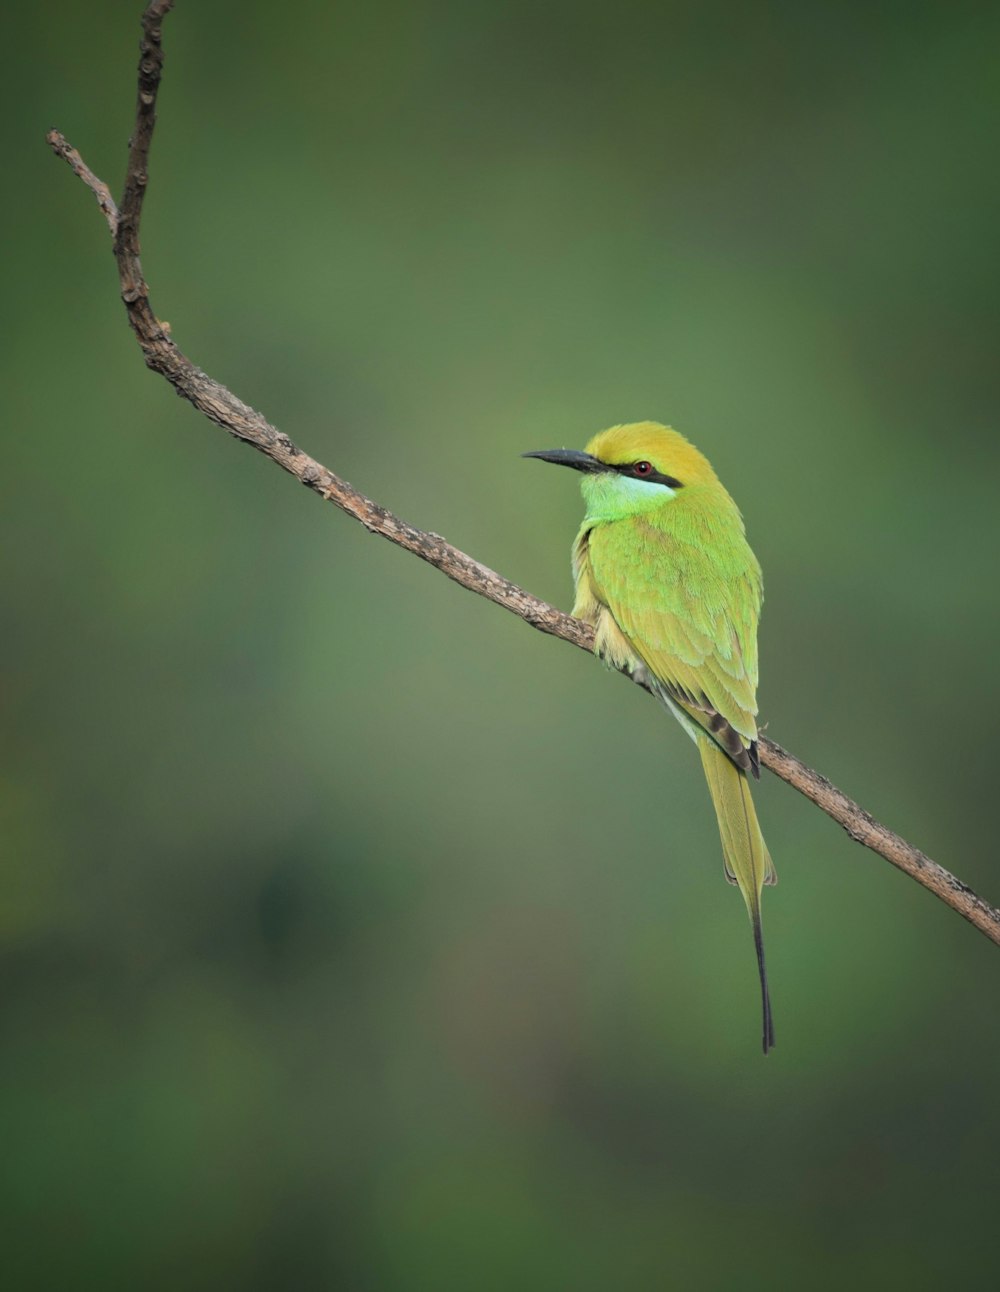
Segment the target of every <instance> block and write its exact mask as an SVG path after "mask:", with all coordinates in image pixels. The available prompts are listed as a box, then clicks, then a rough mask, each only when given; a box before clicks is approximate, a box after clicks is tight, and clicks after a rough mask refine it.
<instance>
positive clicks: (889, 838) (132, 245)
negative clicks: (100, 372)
mask: <svg viewBox="0 0 1000 1292" xmlns="http://www.w3.org/2000/svg"><path fill="white" fill-rule="evenodd" d="M173 4H174V0H150V3H149V4H148V5H147V7H146V10H145V13H144V14H143V17H142V41H141V43H140V47H139V48H140V54H139V92H138V100H137V104H136V118H135V128H134V130H133V133H132V138H131V139H130V140H129V154H128V169H127V172H126V180H125V192H124V195H123V197H122V201H121V207H120V208H119V207H116V205H115V202H114V200H113V198H112V196H111V193H110V191H109V189H108V186H107V185H106V184H105V183H104V182H103V181H102V180H100V179H98V177H97V176H96V175H95V174H94V173H93V171H91V170H90V168H89V167H88V166H87V165H86V164H85V163H84V161H83V159H82V158H81V157H80V154H79V153H78V152H77V151H76V149H75V148H72V147H71V146H70V145H69V144H68V143H67V141H66V139H65V138H64V137H63V136H62V135H61V134H60V133H59V131H57V130H51V131H49V134H48V136H47V139H48V143H49V145H50V146H51V148H52V149H53V151H54V152H55V154H56V155H57V156H58V157H61V158H62V159H63V160H64V161H66V162H67V163H68V164H69V165H70V166H71V167H72V169H73V171H74V172H75V174H76V175H78V176H79V177H80V179H82V180H83V182H84V183H85V184H86V185H87V187H88V188H89V189H90V190H91V192H92V193H93V194H94V197H95V198H96V199H97V203H98V206H99V207H100V208H101V211H102V212H103V214H104V217H105V219H106V221H107V223H108V227H109V228H110V230H111V235H112V237H113V239H114V252H115V259H116V261H117V264H118V276H119V281H120V285H121V295H122V300H123V301H124V303H125V310H126V313H127V315H128V320H129V324H130V325H131V327H132V330H133V332H134V333H135V335H136V340H137V341H138V342H139V346H140V348H141V350H142V354H143V358H144V359H145V361H146V364H147V366H148V367H150V368H152V369H153V371H154V372H158V373H160V374H162V375H163V376H164V377H166V379H167V381H169V382H170V384H171V385H172V386H173V387H174V389H175V390H176V391H177V393H178V394H179V395H182V396H183V397H184V398H185V399H187V400H189V401H190V402H191V403H192V404H193V405H194V406H195V408H197V409H198V411H199V412H200V413H203V414H204V415H205V416H206V417H207V418H208V419H209V420H210V421H212V422H215V423H216V425H217V426H221V427H222V428H223V430H225V431H228V432H229V434H230V435H232V436H234V437H235V438H236V439H238V440H241V441H242V442H243V443H244V444H250V445H252V446H253V447H254V448H255V449H257V450H259V451H260V452H261V453H263V454H265V456H267V457H269V458H270V459H271V460H272V462H276V463H277V464H278V466H280V467H281V468H282V469H283V470H284V471H287V472H288V473H289V475H292V476H295V478H296V479H297V480H300V481H301V482H302V484H304V485H305V486H306V487H307V488H309V489H311V490H312V491H313V492H314V493H318V494H319V495H320V496H321V497H323V498H324V499H325V500H326V501H328V502H332V503H333V504H334V506H336V507H339V508H340V510H341V511H344V512H346V513H347V515H348V516H352V517H353V518H354V519H355V520H357V521H359V522H360V523H361V524H362V525H364V527H365V529H367V530H368V531H369V532H370V533H373V534H381V535H382V537H383V538H387V539H388V540H389V541H390V542H391V543H395V544H396V545H397V546H398V547H402V548H404V549H405V550H406V551H407V552H412V553H413V554H414V555H415V556H419V557H420V559H421V560H423V561H426V562H427V563H428V564H429V565H432V566H434V568H435V569H437V570H440V571H441V572H442V573H443V574H446V575H447V576H448V578H450V579H454V581H455V582H456V583H459V584H461V586H462V587H463V588H468V589H469V590H470V591H471V592H475V593H477V594H478V595H479V596H481V597H485V598H486V599H487V600H488V601H492V602H494V603H495V604H496V605H498V606H503V608H504V609H505V610H509V611H511V613H513V614H515V615H517V616H518V617H519V618H520V619H523V620H524V621H525V623H528V624H530V625H531V626H532V627H533V628H537V629H538V630H539V631H541V632H544V633H549V634H550V635H551V636H553V637H559V638H561V640H562V641H566V642H570V643H571V644H572V645H574V646H579V647H580V649H581V650H586V651H592V650H593V648H594V632H593V629H592V628H591V627H590V626H589V625H588V624H585V623H582V622H581V621H580V620H579V619H574V618H572V616H570V615H567V614H563V613H562V611H560V610H557V609H556V608H555V607H554V606H550V605H548V604H547V603H546V602H544V601H540V600H539V599H538V598H537V597H533V596H532V595H531V593H529V592H525V590H524V589H523V588H520V587H518V586H517V584H516V583H511V581H510V580H509V579H505V578H503V576H502V575H500V574H497V573H496V571H494V570H491V569H489V568H488V567H487V566H485V565H481V564H480V563H479V562H478V561H475V560H473V559H472V557H471V556H467V555H466V554H465V553H464V552H461V551H459V550H458V548H457V547H453V546H452V545H451V544H450V543H448V542H446V541H445V540H444V539H443V538H442V537H441V535H440V534H432V533H427V532H425V531H423V530H420V529H415V528H414V527H413V526H412V525H408V524H407V523H406V522H405V521H403V520H400V519H399V517H398V516H394V515H393V514H392V512H390V511H387V510H386V508H385V507H382V506H380V505H379V504H378V503H377V502H373V501H372V499H371V498H366V497H365V495H364V494H362V493H359V491H358V490H357V489H355V488H353V486H351V485H350V484H348V483H347V481H346V480H342V479H341V478H340V477H339V476H337V475H335V474H334V473H333V472H332V471H330V470H329V469H328V468H327V467H325V466H323V464H322V463H321V462H317V461H316V459H315V458H312V457H310V456H309V454H308V453H304V452H303V451H302V450H301V449H300V448H298V446H297V445H295V444H294V443H293V442H292V441H291V440H290V439H289V438H288V436H287V435H285V434H283V433H282V432H281V431H279V430H277V428H276V427H274V426H272V425H271V423H270V422H268V421H267V419H266V418H264V417H263V416H262V415H261V414H260V413H258V412H256V411H255V410H254V409H252V408H251V407H250V406H249V405H248V404H244V403H243V401H242V400H240V399H237V397H236V396H235V395H234V394H233V393H232V392H231V391H230V390H227V388H226V387H225V386H223V385H221V384H220V383H219V382H217V381H214V380H213V379H212V378H211V377H209V376H207V375H206V374H205V373H204V372H202V371H201V370H200V369H199V368H197V367H195V365H194V364H193V363H192V362H191V360H190V359H188V358H187V356H186V355H184V354H183V353H182V352H181V350H180V349H179V348H178V346H177V345H176V344H175V343H174V341H173V340H172V339H171V337H170V331H169V328H168V327H167V326H166V324H164V323H161V322H160V321H159V319H157V317H156V315H155V314H154V313H153V311H152V308H151V307H150V304H149V288H148V286H147V284H146V280H145V278H144V277H143V273H142V264H141V262H140V259H139V225H140V220H141V216H142V203H143V198H144V196H145V192H146V185H147V181H148V163H149V148H150V144H151V142H152V137H153V127H154V125H155V123H156V96H157V91H158V89H159V85H160V77H161V74H162V70H163V50H162V46H161V24H162V22H163V19H164V17H165V16H166V14H167V13H168V12H169V11H170V10H171V9H172V8H173ZM760 760H761V762H762V763H763V764H764V766H765V767H767V768H769V769H770V770H771V771H772V772H774V774H775V775H776V776H779V777H781V779H782V780H783V781H786V782H787V783H788V784H789V785H791V786H793V787H794V788H795V789H797V790H798V791H799V792H800V793H801V794H804V795H805V797H806V798H807V799H809V800H810V801H811V802H812V803H815V804H816V806H817V807H819V808H822V810H823V811H824V812H826V813H827V815H828V816H831V817H832V818H833V819H834V821H836V822H838V823H839V824H840V825H842V826H843V827H844V829H845V830H846V831H847V833H848V834H849V835H850V836H851V838H852V839H855V840H856V841H857V842H858V843H860V844H863V845H864V846H865V847H866V848H870V849H871V850H872V851H873V852H876V853H878V855H879V856H880V857H884V858H885V860H886V861H889V862H891V863H892V864H893V865H894V866H897V867H898V868H899V869H900V870H902V871H904V872H905V873H906V874H907V875H909V876H910V877H911V878H912V879H915V880H916V881H917V883H918V884H922V885H923V886H924V888H927V889H929V890H930V892H932V893H933V894H934V895H935V897H938V898H940V900H941V901H942V902H944V903H945V904H946V905H947V906H950V907H951V908H952V910H955V911H957V912H958V913H959V914H960V915H962V916H964V917H965V919H967V920H968V921H969V922H970V924H974V925H975V927H976V928H977V929H979V930H980V932H982V933H985V934H986V936H987V937H988V938H990V939H991V940H992V941H993V942H995V943H997V944H998V945H1000V911H998V910H997V909H996V908H995V907H993V906H991V905H990V904H989V903H988V902H986V901H984V900H983V899H982V898H981V897H979V896H977V894H976V893H974V892H973V891H972V889H971V888H969V887H968V886H967V885H966V884H963V883H962V882H961V880H959V879H957V878H956V877H955V876H954V875H952V874H951V873H950V872H949V871H947V870H945V869H944V867H943V866H940V865H938V863H937V862H936V861H932V860H931V859H930V857H928V856H926V855H925V854H924V853H922V852H920V850H919V849H917V848H914V847H913V845H912V844H910V843H907V841H906V840H905V839H903V838H901V837H900V836H899V835H898V834H895V833H893V831H892V830H889V829H888V828H887V827H886V826H884V825H882V824H881V823H880V822H878V821H876V820H875V818H874V817H873V816H871V815H870V814H869V813H868V812H866V811H865V810H864V809H863V808H862V807H860V806H859V805H858V804H857V803H855V802H854V801H853V800H852V799H850V798H848V796H847V795H846V794H845V793H844V792H843V791H842V790H839V789H838V788H837V787H836V786H835V785H832V784H831V783H830V782H829V781H828V780H827V779H826V777H824V776H821V775H820V774H819V773H818V772H814V771H813V770H812V769H811V768H809V767H807V766H806V765H805V763H803V762H801V761H800V760H799V759H798V758H796V757H795V756H794V755H792V754H790V753H788V752H787V751H786V750H784V749H782V748H781V746H780V745H778V744H775V742H774V741H773V740H769V739H768V738H767V737H761V739H760Z"/></svg>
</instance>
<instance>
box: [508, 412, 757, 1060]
mask: <svg viewBox="0 0 1000 1292" xmlns="http://www.w3.org/2000/svg"><path fill="white" fill-rule="evenodd" d="M524 456H525V457H530V458H541V459H542V460H543V461H545V462H555V463H557V464H558V465H559V466H566V467H572V468H573V469H574V470H575V471H581V472H583V480H582V489H583V498H584V502H585V503H586V508H587V510H586V515H585V517H584V520H583V524H582V525H581V527H580V532H579V534H577V537H576V543H575V544H574V546H573V575H574V578H575V579H576V603H575V605H574V607H573V614H574V615H576V616H577V617H578V618H580V619H584V620H586V621H587V622H588V623H590V624H593V625H594V629H595V633H596V637H595V650H596V652H597V654H598V655H600V656H601V657H602V658H604V659H606V660H607V661H608V662H609V663H611V664H613V665H614V666H615V667H616V668H623V669H625V670H626V671H628V672H630V673H631V674H632V675H633V676H635V677H637V678H639V679H640V680H643V681H645V682H647V683H648V684H649V685H650V686H651V688H652V689H653V691H654V692H655V693H656V695H657V696H659V698H660V699H661V700H662V701H663V703H664V704H665V705H666V706H667V708H668V709H669V710H670V711H671V713H672V714H673V715H674V717H675V718H677V720H678V722H680V724H681V726H682V727H683V728H684V730H685V731H686V732H687V733H688V735H689V736H690V737H691V738H692V740H694V742H695V744H696V745H697V746H698V752H699V753H700V754H701V762H702V766H703V767H704V769H705V778H706V780H707V781H708V788H709V792H710V793H711V795H712V802H713V804H714V805H715V812H716V815H717V817H718V819H719V833H720V834H721V836H722V853H723V858H724V860H725V867H726V877H727V878H728V879H729V881H730V883H734V884H738V885H739V888H740V892H741V893H742V894H743V899H744V901H745V902H746V905H747V911H748V912H749V914H750V922H751V924H752V925H753V936H754V946H755V948H756V952H757V967H758V969H759V971H760V990H761V1000H762V1005H763V1013H764V1053H765V1054H766V1053H767V1051H768V1050H769V1049H770V1048H771V1046H772V1045H773V1044H774V1027H773V1025H772V1022H771V1001H770V997H769V995H768V990H767V970H766V967H765V963H764V942H763V936H762V933H761V918H760V905H761V889H762V887H763V885H764V884H773V883H774V882H775V878H776V876H775V873H774V866H773V865H772V863H771V858H770V855H769V854H768V851H767V845H766V844H765V843H764V839H763V836H762V835H761V832H760V826H759V825H758V824H757V813H756V812H755V811H754V805H753V799H752V798H751V797H750V786H749V783H748V781H747V775H748V774H750V775H752V776H754V777H755V778H759V776H760V762H759V759H758V756H757V723H756V715H757V696H756V692H757V618H758V615H759V614H760V606H761V600H762V595H763V593H762V582H761V573H760V565H759V564H758V562H757V558H756V557H755V556H754V554H753V552H752V551H751V550H750V545H749V544H748V543H747V540H746V535H745V533H744V529H743V518H742V516H741V515H740V512H739V509H738V508H737V506H736V504H735V503H734V502H733V500H732V498H730V496H729V494H728V493H727V492H726V490H725V489H724V488H723V486H722V484H721V483H720V482H719V479H718V477H717V476H716V474H715V472H714V471H713V470H712V468H711V466H710V465H709V463H708V461H707V460H706V459H705V458H704V457H703V456H702V455H701V454H700V453H699V452H698V450H697V449H696V448H695V447H694V445H692V444H689V443H688V441H687V440H686V439H684V437H683V436H682V435H679V434H678V433H677V432H676V431H674V430H671V429H670V428H669V427H666V426H660V425H658V424H657V423H656V422H636V423H633V424H632V425H629V426H613V427H611V429H610V430H607V431H602V432H601V433H600V434H599V435H596V436H595V437H594V438H593V439H592V440H591V441H590V443H589V444H588V445H587V448H586V450H585V451H584V452H582V453H581V452H579V451H577V450H575V449H551V450H543V451H540V452H536V453H526V454H525V455H524Z"/></svg>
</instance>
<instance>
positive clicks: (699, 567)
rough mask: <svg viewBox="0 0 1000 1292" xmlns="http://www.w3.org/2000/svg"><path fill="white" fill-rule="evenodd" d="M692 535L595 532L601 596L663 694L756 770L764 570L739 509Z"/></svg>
mask: <svg viewBox="0 0 1000 1292" xmlns="http://www.w3.org/2000/svg"><path fill="white" fill-rule="evenodd" d="M669 505H670V506H676V505H677V504H676V503H671V504H669ZM671 519H672V520H673V517H671ZM686 531H687V532H683V533H678V532H676V531H675V530H674V529H673V528H671V530H667V529H665V528H661V527H660V526H658V525H656V524H654V523H651V522H650V521H649V520H647V519H645V518H642V517H629V518H628V519H623V520H619V521H613V522H611V523H609V524H603V525H596V526H595V527H594V528H593V529H592V530H591V531H590V534H589V544H588V547H589V558H590V565H591V572H592V579H593V584H594V590H595V594H596V595H597V596H598V597H599V599H600V600H601V601H603V602H604V604H605V605H607V607H608V609H609V610H610V611H611V614H612V615H613V616H614V618H615V621H616V623H617V624H618V626H619V628H621V630H622V632H623V633H624V634H625V636H626V637H627V638H628V639H629V641H630V642H631V644H632V646H633V647H634V649H635V651H636V653H637V654H638V655H639V656H640V658H641V659H642V660H643V662H644V663H645V664H646V666H647V668H648V669H649V670H650V672H651V673H652V675H653V677H654V678H655V679H656V681H657V683H658V684H659V685H660V686H661V687H662V688H663V690H664V692H665V693H666V695H667V696H668V697H669V698H670V699H672V700H673V701H674V703H675V704H677V705H678V706H679V707H680V708H681V709H682V710H683V711H684V712H685V713H686V714H687V715H688V717H689V718H691V719H693V720H694V722H695V723H697V725H698V726H700V727H701V728H702V729H703V730H704V731H706V732H708V734H709V735H710V736H711V737H712V738H713V740H715V741H716V743H717V744H718V745H720V746H721V748H722V749H723V750H725V752H726V753H727V754H728V755H729V757H730V758H731V759H732V760H733V762H735V763H736V764H737V766H739V767H741V769H742V770H744V771H754V772H755V773H756V771H757V766H756V761H757V760H756V738H757V723H756V715H757V694H756V693H757V619H758V616H759V613H760V605H761V575H760V566H759V565H758V564H757V560H756V558H755V556H754V555H753V552H752V551H751V550H750V546H749V544H748V543H747V541H746V539H745V537H744V536H743V528H742V523H741V522H740V520H739V514H738V513H736V512H735V509H734V516H733V517H732V518H731V520H728V523H725V524H722V525H720V524H719V522H718V519H717V518H716V519H715V521H714V522H713V524H712V528H711V530H706V529H704V528H702V526H701V525H700V524H699V521H698V518H697V517H695V518H692V519H691V520H690V521H689V523H688V525H687V527H686Z"/></svg>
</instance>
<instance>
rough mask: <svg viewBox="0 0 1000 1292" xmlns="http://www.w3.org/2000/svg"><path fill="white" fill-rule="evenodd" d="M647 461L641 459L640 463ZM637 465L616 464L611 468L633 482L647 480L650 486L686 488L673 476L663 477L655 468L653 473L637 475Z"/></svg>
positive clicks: (627, 463) (630, 463)
mask: <svg viewBox="0 0 1000 1292" xmlns="http://www.w3.org/2000/svg"><path fill="white" fill-rule="evenodd" d="M645 460H646V459H645V458H641V459H640V461H643V462H644V461H645ZM635 465H636V464H635V463H634V462H621V463H614V464H612V466H611V470H612V471H617V472H618V474H619V475H620V476H631V477H632V479H633V480H645V481H646V482H647V483H648V484H661V485H666V486H667V488H668V489H683V488H684V486H683V484H681V482H680V480H675V479H674V477H673V476H665V475H663V474H662V473H661V472H659V471H657V470H656V469H655V467H654V469H653V470H652V471H649V472H646V473H644V474H642V475H637V474H636V472H635V470H634V468H635Z"/></svg>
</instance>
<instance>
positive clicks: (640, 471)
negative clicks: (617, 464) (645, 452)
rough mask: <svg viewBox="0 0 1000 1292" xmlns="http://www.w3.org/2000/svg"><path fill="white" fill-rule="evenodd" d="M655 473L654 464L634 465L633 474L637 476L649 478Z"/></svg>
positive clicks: (638, 463) (640, 463)
mask: <svg viewBox="0 0 1000 1292" xmlns="http://www.w3.org/2000/svg"><path fill="white" fill-rule="evenodd" d="M652 473H653V464H652V462H635V463H633V464H632V474H633V475H637V476H648V475H652Z"/></svg>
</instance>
